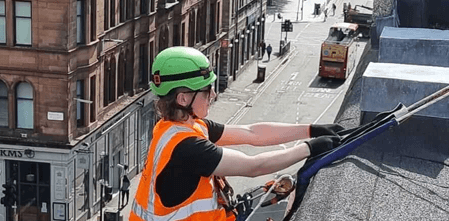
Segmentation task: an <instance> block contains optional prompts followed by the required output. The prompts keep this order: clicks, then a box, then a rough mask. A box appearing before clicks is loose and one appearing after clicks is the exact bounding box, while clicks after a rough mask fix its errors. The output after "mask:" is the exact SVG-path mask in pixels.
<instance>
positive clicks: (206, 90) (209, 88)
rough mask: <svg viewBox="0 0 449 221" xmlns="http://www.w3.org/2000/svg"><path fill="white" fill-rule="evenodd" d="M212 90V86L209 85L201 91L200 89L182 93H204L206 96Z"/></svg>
mask: <svg viewBox="0 0 449 221" xmlns="http://www.w3.org/2000/svg"><path fill="white" fill-rule="evenodd" d="M212 88H213V87H212V84H210V85H209V86H207V87H206V88H203V89H200V90H197V91H186V92H183V93H195V92H206V93H207V94H210V92H211V91H212Z"/></svg>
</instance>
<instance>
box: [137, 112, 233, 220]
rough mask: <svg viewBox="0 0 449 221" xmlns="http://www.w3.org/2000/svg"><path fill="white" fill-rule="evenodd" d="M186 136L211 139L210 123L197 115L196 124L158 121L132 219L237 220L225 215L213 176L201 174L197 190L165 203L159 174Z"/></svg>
mask: <svg viewBox="0 0 449 221" xmlns="http://www.w3.org/2000/svg"><path fill="white" fill-rule="evenodd" d="M187 137H199V138H203V139H208V131H207V125H206V124H205V123H204V122H203V121H202V120H198V119H197V120H196V121H195V124H194V125H193V126H191V125H187V124H182V123H178V122H172V121H165V120H160V121H159V122H158V123H157V124H156V125H155V127H154V130H153V140H152V142H151V144H150V149H149V153H148V158H147V161H146V164H145V168H144V169H143V171H142V177H141V179H140V183H139V187H138V189H137V192H136V196H135V199H134V202H133V205H132V209H131V213H130V216H129V220H131V221H149V220H151V221H165V220H201V221H203V220H214V221H215V220H228V221H229V220H235V218H234V217H233V218H232V219H226V211H225V209H224V208H223V207H222V206H221V205H219V204H218V199H217V194H216V192H215V189H214V184H213V176H210V177H201V179H200V181H199V183H198V187H197V188H196V190H195V191H194V192H193V194H192V195H191V196H190V197H189V198H188V199H187V200H185V201H184V202H182V203H181V204H179V205H177V206H174V207H165V206H164V205H163V204H162V201H161V199H160V197H159V195H158V194H157V193H156V178H157V177H158V175H159V174H160V173H161V172H162V170H163V169H164V167H165V166H166V165H167V163H168V161H169V160H170V158H171V155H172V153H173V150H174V148H175V147H176V145H177V144H178V143H180V142H181V141H182V140H184V139H185V138H187Z"/></svg>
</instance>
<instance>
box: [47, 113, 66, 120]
mask: <svg viewBox="0 0 449 221" xmlns="http://www.w3.org/2000/svg"><path fill="white" fill-rule="evenodd" d="M47 119H48V120H56V121H63V120H64V113H62V112H50V111H49V112H47Z"/></svg>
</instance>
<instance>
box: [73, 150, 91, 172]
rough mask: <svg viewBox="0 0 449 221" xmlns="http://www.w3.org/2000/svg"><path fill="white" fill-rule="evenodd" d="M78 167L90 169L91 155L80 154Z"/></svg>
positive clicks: (77, 160) (78, 155) (77, 161)
mask: <svg viewBox="0 0 449 221" xmlns="http://www.w3.org/2000/svg"><path fill="white" fill-rule="evenodd" d="M76 167H77V168H82V169H86V170H88V169H89V153H78V154H77V155H76Z"/></svg>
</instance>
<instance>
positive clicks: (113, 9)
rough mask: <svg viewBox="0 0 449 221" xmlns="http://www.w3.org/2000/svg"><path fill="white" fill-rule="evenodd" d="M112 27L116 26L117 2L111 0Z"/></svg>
mask: <svg viewBox="0 0 449 221" xmlns="http://www.w3.org/2000/svg"><path fill="white" fill-rule="evenodd" d="M110 23H111V27H114V26H115V0H111V20H110Z"/></svg>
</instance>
